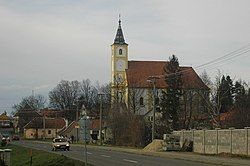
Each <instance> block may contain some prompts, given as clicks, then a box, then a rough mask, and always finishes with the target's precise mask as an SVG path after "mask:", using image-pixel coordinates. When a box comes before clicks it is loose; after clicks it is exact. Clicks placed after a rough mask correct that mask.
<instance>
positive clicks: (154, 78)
mask: <svg viewBox="0 0 250 166" xmlns="http://www.w3.org/2000/svg"><path fill="white" fill-rule="evenodd" d="M156 79H159V77H157V76H149V77H148V80H147V81H148V82H150V83H152V84H153V124H152V142H153V140H154V138H155V110H156V103H155V96H156V88H155V84H156Z"/></svg>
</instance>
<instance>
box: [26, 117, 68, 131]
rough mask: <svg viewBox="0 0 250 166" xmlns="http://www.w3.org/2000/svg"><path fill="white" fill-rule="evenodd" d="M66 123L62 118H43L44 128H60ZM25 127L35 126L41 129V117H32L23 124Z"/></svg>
mask: <svg viewBox="0 0 250 166" xmlns="http://www.w3.org/2000/svg"><path fill="white" fill-rule="evenodd" d="M65 125H66V121H65V119H63V118H45V128H46V129H62V128H63V127H64V126H65ZM24 128H25V129H30V128H35V129H43V118H42V117H36V118H34V119H32V120H31V121H30V122H29V123H28V124H26V125H25V126H24Z"/></svg>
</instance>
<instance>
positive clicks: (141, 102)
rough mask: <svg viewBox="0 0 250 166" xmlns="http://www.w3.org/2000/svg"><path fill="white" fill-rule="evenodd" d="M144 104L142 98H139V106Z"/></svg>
mask: <svg viewBox="0 0 250 166" xmlns="http://www.w3.org/2000/svg"><path fill="white" fill-rule="evenodd" d="M143 105H144V103H143V97H141V98H140V106H143Z"/></svg>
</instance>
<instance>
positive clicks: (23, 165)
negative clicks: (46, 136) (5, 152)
mask: <svg viewBox="0 0 250 166" xmlns="http://www.w3.org/2000/svg"><path fill="white" fill-rule="evenodd" d="M6 148H8V149H12V152H11V166H30V160H31V157H30V156H31V153H32V166H84V163H83V162H81V161H78V160H73V159H70V158H68V157H66V156H62V155H59V154H54V153H49V152H45V151H41V150H35V149H30V148H25V147H22V146H17V145H8V146H7V147H5V149H6ZM1 149H2V148H1ZM31 151H32V152H31Z"/></svg>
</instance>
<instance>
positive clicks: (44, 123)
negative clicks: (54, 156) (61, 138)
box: [43, 113, 45, 140]
mask: <svg viewBox="0 0 250 166" xmlns="http://www.w3.org/2000/svg"><path fill="white" fill-rule="evenodd" d="M43 139H44V140H45V114H44V113H43Z"/></svg>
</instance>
